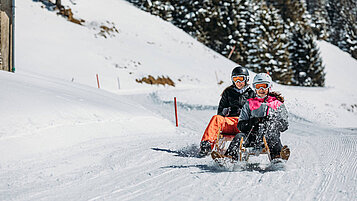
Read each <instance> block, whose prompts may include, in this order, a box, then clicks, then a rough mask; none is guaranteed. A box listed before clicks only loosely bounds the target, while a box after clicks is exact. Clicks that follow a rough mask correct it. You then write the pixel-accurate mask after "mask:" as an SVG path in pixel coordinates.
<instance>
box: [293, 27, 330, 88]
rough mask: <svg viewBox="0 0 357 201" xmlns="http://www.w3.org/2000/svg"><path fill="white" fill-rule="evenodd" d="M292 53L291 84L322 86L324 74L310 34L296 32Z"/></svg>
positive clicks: (317, 51)
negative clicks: (292, 71) (292, 75)
mask: <svg viewBox="0 0 357 201" xmlns="http://www.w3.org/2000/svg"><path fill="white" fill-rule="evenodd" d="M292 41H293V42H292V43H293V45H292V46H290V47H289V51H290V52H291V53H292V57H293V58H294V59H292V60H291V61H292V66H293V67H294V79H293V84H295V85H298V86H324V82H325V73H324V66H323V65H322V59H321V57H320V53H319V50H318V48H317V46H316V43H315V42H314V38H313V35H312V34H307V33H304V32H302V31H301V30H296V31H295V32H294V34H293V37H292Z"/></svg>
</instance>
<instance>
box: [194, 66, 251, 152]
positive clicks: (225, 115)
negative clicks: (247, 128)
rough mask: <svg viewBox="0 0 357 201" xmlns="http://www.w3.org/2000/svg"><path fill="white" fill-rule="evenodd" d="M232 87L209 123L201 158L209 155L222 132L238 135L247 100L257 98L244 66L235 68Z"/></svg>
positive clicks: (202, 141)
mask: <svg viewBox="0 0 357 201" xmlns="http://www.w3.org/2000/svg"><path fill="white" fill-rule="evenodd" d="M231 80H232V85H231V86H229V87H227V88H226V89H225V90H224V91H223V93H222V95H221V96H222V97H221V100H220V102H219V106H218V111H217V115H214V116H213V117H212V118H211V121H210V122H209V124H208V126H207V128H206V130H205V132H204V134H203V136H202V139H201V143H200V152H199V155H200V156H206V155H208V154H209V153H210V152H211V150H212V148H213V146H214V143H215V141H216V139H217V135H218V133H219V132H220V131H222V132H223V133H227V134H237V133H239V130H238V128H237V123H238V116H239V114H240V113H241V109H242V107H243V105H244V104H245V102H246V101H247V99H249V98H253V97H255V93H254V91H253V90H252V89H251V88H250V87H249V84H248V82H249V72H248V70H247V69H246V68H244V67H242V66H238V67H235V68H234V69H233V71H232V75H231Z"/></svg>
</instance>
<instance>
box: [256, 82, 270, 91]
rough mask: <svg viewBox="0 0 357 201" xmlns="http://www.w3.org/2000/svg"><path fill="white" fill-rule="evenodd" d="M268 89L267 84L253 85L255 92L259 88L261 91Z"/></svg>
mask: <svg viewBox="0 0 357 201" xmlns="http://www.w3.org/2000/svg"><path fill="white" fill-rule="evenodd" d="M269 87H270V84H269V83H260V84H254V88H255V89H256V90H259V89H261V88H263V89H268V88H269Z"/></svg>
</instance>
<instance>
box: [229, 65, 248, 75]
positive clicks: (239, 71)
mask: <svg viewBox="0 0 357 201" xmlns="http://www.w3.org/2000/svg"><path fill="white" fill-rule="evenodd" d="M237 75H245V76H248V77H249V72H248V70H247V69H246V68H244V67H242V66H237V67H235V68H234V69H233V71H232V77H233V76H237Z"/></svg>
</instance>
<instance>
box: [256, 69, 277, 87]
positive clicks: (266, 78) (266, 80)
mask: <svg viewBox="0 0 357 201" xmlns="http://www.w3.org/2000/svg"><path fill="white" fill-rule="evenodd" d="M256 84H268V88H270V87H271V86H272V84H273V81H272V79H271V77H270V75H269V74H268V73H258V74H257V75H255V77H254V79H253V87H254V89H256V87H255V85H256Z"/></svg>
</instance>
